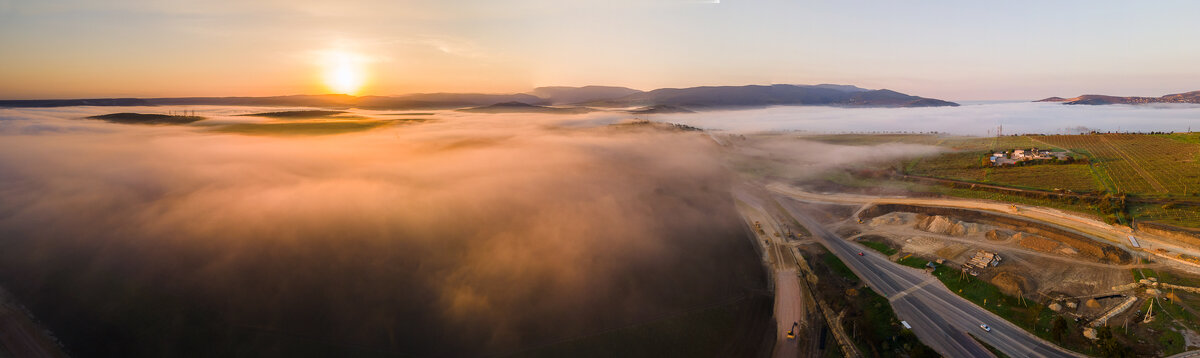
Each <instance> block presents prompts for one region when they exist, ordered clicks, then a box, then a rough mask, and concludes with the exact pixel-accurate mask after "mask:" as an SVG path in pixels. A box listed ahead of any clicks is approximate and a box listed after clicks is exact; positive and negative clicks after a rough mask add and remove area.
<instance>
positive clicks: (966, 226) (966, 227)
mask: <svg viewBox="0 0 1200 358" xmlns="http://www.w3.org/2000/svg"><path fill="white" fill-rule="evenodd" d="M980 231H983V225H979V224H976V223H969V222H965V221H959V222H958V223H956V224H954V226H953V227H951V228H950V235H954V236H967V235H975V234H978V233H979V232H980Z"/></svg>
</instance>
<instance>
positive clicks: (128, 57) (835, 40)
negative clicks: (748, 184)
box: [0, 0, 1200, 100]
mask: <svg viewBox="0 0 1200 358" xmlns="http://www.w3.org/2000/svg"><path fill="white" fill-rule="evenodd" d="M1195 13H1200V3H1195V2H1187V1H1179V2H1173V3H1170V4H1161V6H1142V5H1139V4H1136V3H1125V2H1116V1H1112V2H1095V1H1088V2H1073V1H1063V2H1055V3H1052V4H1045V3H1041V2H1034V1H1028V2H1023V1H1014V2H1004V3H1003V4H984V3H980V4H944V3H938V4H933V3H917V4H910V3H904V4H899V3H895V2H878V3H869V2H868V3H866V4H858V3H853V4H852V3H840V2H839V3H807V2H795V1H782V0H781V1H737V0H724V1H720V2H719V3H714V2H713V1H701V0H653V1H635V0H612V1H602V0H575V1H551V0H513V1H503V2H499V1H484V0H462V1H453V2H423V1H385V0H354V1H337V2H334V1H315V0H299V1H284V0H265V1H255V2H251V3H249V4H247V3H244V2H237V1H228V0H215V1H194V0H172V1H151V0H110V1H104V2H96V1H85V0H57V1H20V0H0V48H2V49H4V50H3V51H4V54H3V56H0V98H63V97H122V96H137V97H164V96H233V95H242V96H263V95H284V94H300V93H307V94H314V93H330V92H337V91H336V90H333V89H331V88H330V87H331V86H330V83H329V82H331V81H330V80H328V79H327V78H328V77H329V75H328V74H329V73H330V72H331V71H334V72H337V71H336V70H333V69H330V68H329V67H330V66H329V65H328V62H329V61H327V60H326V59H327V58H328V57H329V56H328V54H330V53H339V54H344V55H346V56H350V57H353V58H355V60H354V61H353V62H354V63H355V68H354V69H353V71H345V70H344V71H341V72H342V73H347V72H349V73H355V74H361V79H362V83H363V86H362V87H361V88H360V89H358V90H357V91H355V92H357V93H360V94H380V95H389V94H401V93H410V92H442V91H456V92H522V91H526V90H528V89H530V88H532V87H534V86H544V85H587V84H603V85H622V86H629V87H633V88H638V89H654V88H660V87H685V86H696V85H741V84H768V83H796V84H817V83H842V84H854V85H858V86H862V87H867V88H889V89H894V90H898V91H902V92H906V93H911V94H917V95H922V96H929V97H937V98H944V99H950V100H963V99H1030V98H1041V97H1047V96H1052V95H1059V96H1073V95H1078V94H1082V93H1106V94H1116V95H1162V94H1166V93H1174V92H1183V91H1189V90H1196V89H1200V88H1198V87H1200V85H1197V83H1200V70H1197V69H1196V67H1195V66H1194V64H1195V63H1198V62H1200V47H1197V46H1182V45H1180V44H1183V43H1190V42H1191V40H1192V39H1194V38H1196V37H1197V36H1196V35H1200V27H1197V26H1193V25H1192V22H1193V20H1194V19H1193V16H1191V14H1195ZM1064 14H1069V15H1070V16H1063V15H1064Z"/></svg>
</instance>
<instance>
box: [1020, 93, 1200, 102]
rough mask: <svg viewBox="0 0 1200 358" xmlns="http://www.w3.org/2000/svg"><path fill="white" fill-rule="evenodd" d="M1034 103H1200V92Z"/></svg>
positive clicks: (1053, 98)
mask: <svg viewBox="0 0 1200 358" xmlns="http://www.w3.org/2000/svg"><path fill="white" fill-rule="evenodd" d="M1034 102H1060V103H1062V104H1086V105H1102V104H1147V103H1200V91H1191V92H1185V93H1176V94H1169V95H1166V96H1162V97H1118V96H1105V95H1098V94H1085V95H1082V96H1079V97H1075V98H1062V97H1050V98H1044V99H1040V100H1037V101H1034Z"/></svg>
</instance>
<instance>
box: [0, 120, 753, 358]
mask: <svg viewBox="0 0 1200 358" xmlns="http://www.w3.org/2000/svg"><path fill="white" fill-rule="evenodd" d="M193 109H194V108H193ZM165 110H166V109H163V108H92V107H79V108H62V109H41V110H0V118H3V119H0V198H3V200H0V286H3V287H5V288H6V289H8V290H9V291H11V292H13V293H14V294H15V296H17V298H18V299H19V300H21V301H22V302H23V303H24V304H25V305H26V306H29V307H30V308H31V310H32V311H33V312H34V313H35V314H36V315H37V316H38V318H39V319H41V320H42V321H43V322H45V323H46V325H47V326H48V327H49V328H51V329H52V330H53V331H54V332H55V334H56V335H58V336H59V337H60V338H61V339H62V340H63V341H64V343H65V344H66V346H67V348H68V349H69V350H71V352H72V353H74V354H77V355H79V356H239V355H246V356H262V355H318V356H339V355H346V354H360V353H363V352H374V353H382V354H399V355H409V356H412V355H415V356H464V355H465V356H474V355H481V354H496V353H505V352H512V351H514V350H519V349H526V348H530V347H536V346H539V345H542V344H547V343H551V342H556V341H560V340H563V339H569V338H572V337H579V336H584V335H589V334H595V333H598V332H602V331H605V330H608V329H612V328H615V327H623V326H627V325H630V324H634V323H638V322H645V321H647V320H652V319H657V318H661V317H664V316H666V315H671V314H677V313H680V312H684V311H687V310H689V309H694V308H696V307H705V306H710V305H713V304H714V303H718V302H727V301H729V300H730V299H731V298H735V297H739V296H744V295H746V294H748V293H749V292H751V291H758V292H761V290H762V289H763V287H764V286H763V285H764V282H765V279H764V277H763V274H762V272H761V266H760V265H759V263H758V258H757V257H756V255H755V254H754V251H753V248H752V245H751V244H750V242H749V240H748V239H747V238H746V237H745V233H746V230H745V228H744V224H743V223H742V222H741V221H740V219H739V218H738V216H737V214H736V213H735V212H734V210H733V209H732V208H733V204H732V199H731V198H730V195H729V187H730V180H731V177H730V175H729V174H728V173H727V171H726V170H725V169H724V168H723V166H722V165H721V164H720V161H719V160H718V156H719V153H718V147H717V146H716V145H714V144H713V142H712V141H711V139H710V138H708V137H707V136H705V135H703V134H702V133H697V132H681V131H666V130H658V129H652V128H648V126H606V125H604V124H607V123H614V122H616V121H617V120H620V119H622V118H621V117H619V116H613V115H607V114H601V115H595V116H576V117H571V118H570V119H564V118H561V117H554V116H545V115H531V116H524V117H522V116H514V115H466V114H457V113H438V114H435V115H433V116H428V117H432V118H433V119H432V120H428V121H425V122H420V123H415V124H398V125H395V126H389V127H383V128H377V129H374V130H371V131H366V132H359V133H350V134H341V135H332V136H284V137H275V136H248V135H239V134H222V133H217V132H211V131H207V130H205V127H203V126H196V125H185V126H139V125H123V124H114V123H107V122H103V121H97V120H82V119H78V118H79V117H82V116H86V115H94V114H101V113H111V112H120V111H132V112H137V111H141V112H155V113H162V112H164V111H165ZM272 110H279V109H272ZM251 111H252V110H247V109H246V108H219V107H203V108H200V109H199V110H197V113H196V114H197V115H203V116H210V117H216V119H214V120H216V121H239V120H246V119H244V118H235V117H225V116H227V115H233V114H241V113H246V112H251ZM376 114H377V113H368V114H367V115H371V116H374V115H376ZM198 123H203V121H202V122H198ZM760 294H761V293H760ZM347 352H349V353H347Z"/></svg>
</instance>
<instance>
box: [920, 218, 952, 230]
mask: <svg viewBox="0 0 1200 358" xmlns="http://www.w3.org/2000/svg"><path fill="white" fill-rule="evenodd" d="M954 224H955V222H954V220H952V219H950V218H947V217H945V216H941V215H934V216H929V217H926V218H925V219H923V220H921V221H920V222H917V225H916V226H915V227H916V228H917V229H918V230H924V231H928V232H932V233H937V234H947V233H949V232H950V228H952V227H954Z"/></svg>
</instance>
